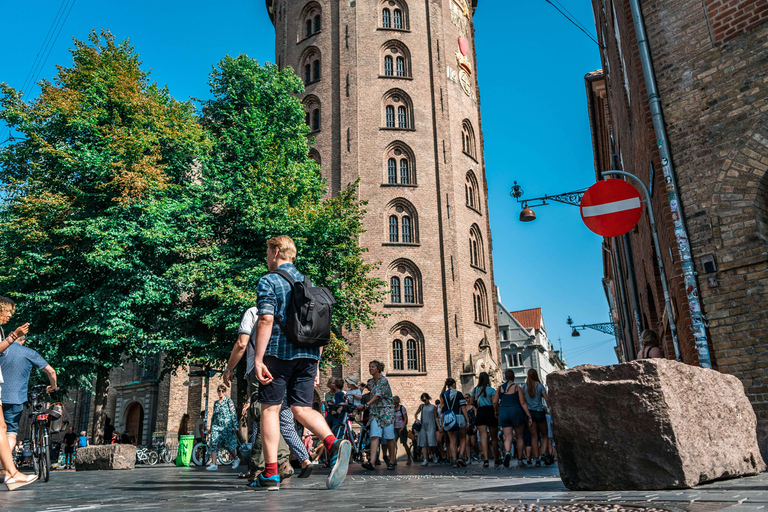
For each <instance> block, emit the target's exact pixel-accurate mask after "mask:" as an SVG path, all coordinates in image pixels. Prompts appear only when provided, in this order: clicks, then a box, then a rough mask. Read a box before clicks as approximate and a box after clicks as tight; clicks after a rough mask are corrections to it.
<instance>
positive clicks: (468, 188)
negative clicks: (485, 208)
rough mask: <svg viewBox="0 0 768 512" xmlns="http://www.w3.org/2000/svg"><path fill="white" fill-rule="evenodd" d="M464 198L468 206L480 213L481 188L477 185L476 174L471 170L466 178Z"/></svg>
mask: <svg viewBox="0 0 768 512" xmlns="http://www.w3.org/2000/svg"><path fill="white" fill-rule="evenodd" d="M464 196H465V199H466V202H467V206H468V207H469V208H471V209H473V210H475V211H476V212H477V213H480V187H479V186H478V184H477V178H476V177H475V173H474V172H472V171H471V170H470V171H469V172H467V175H466V176H465V177H464Z"/></svg>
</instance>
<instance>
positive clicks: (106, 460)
mask: <svg viewBox="0 0 768 512" xmlns="http://www.w3.org/2000/svg"><path fill="white" fill-rule="evenodd" d="M135 464H136V447H135V446H133V445H131V444H104V445H94V446H85V447H83V448H78V449H77V454H76V455H75V469H76V470H77V471H89V470H94V469H133V466H134V465H135Z"/></svg>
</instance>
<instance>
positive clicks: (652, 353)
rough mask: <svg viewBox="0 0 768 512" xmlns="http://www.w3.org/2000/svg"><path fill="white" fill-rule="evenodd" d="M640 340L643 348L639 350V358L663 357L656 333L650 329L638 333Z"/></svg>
mask: <svg viewBox="0 0 768 512" xmlns="http://www.w3.org/2000/svg"><path fill="white" fill-rule="evenodd" d="M640 342H641V343H642V344H643V349H642V350H641V351H640V359H653V358H663V357H664V351H663V350H661V341H660V340H659V336H658V334H656V332H655V331H652V330H650V329H646V330H644V331H643V332H642V333H640Z"/></svg>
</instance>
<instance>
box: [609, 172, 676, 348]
mask: <svg viewBox="0 0 768 512" xmlns="http://www.w3.org/2000/svg"><path fill="white" fill-rule="evenodd" d="M611 174H618V175H619V176H626V177H627V178H629V179H631V180H632V181H634V182H635V183H636V184H638V185H639V186H640V188H641V189H642V191H643V197H645V208H646V210H647V211H648V219H649V220H650V221H651V235H653V245H654V246H655V249H656V260H657V261H658V262H659V277H661V288H662V290H663V291H664V304H665V306H666V307H665V309H666V310H667V319H668V320H669V331H670V332H671V333H672V345H673V346H674V347H675V359H677V360H678V361H682V359H681V357H680V343H679V342H678V340H677V325H675V321H674V319H673V318H672V302H671V300H670V298H669V287H668V284H667V273H666V271H665V270H664V260H662V259H661V247H660V246H659V234H658V232H657V231H656V219H655V217H654V215H653V208H652V207H651V195H650V194H649V193H648V187H646V186H645V183H643V180H641V179H640V178H638V177H637V176H635V175H634V174H630V173H628V172H625V171H605V172H601V173H600V175H601V176H610V175H611Z"/></svg>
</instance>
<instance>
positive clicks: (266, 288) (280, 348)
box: [256, 263, 320, 360]
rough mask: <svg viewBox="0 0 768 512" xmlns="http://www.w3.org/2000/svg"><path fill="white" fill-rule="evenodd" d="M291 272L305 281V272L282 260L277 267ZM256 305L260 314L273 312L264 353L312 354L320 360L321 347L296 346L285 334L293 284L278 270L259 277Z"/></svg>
mask: <svg viewBox="0 0 768 512" xmlns="http://www.w3.org/2000/svg"><path fill="white" fill-rule="evenodd" d="M278 268H279V269H281V270H285V271H286V272H288V273H289V274H290V275H291V277H293V279H294V280H295V281H303V280H304V276H303V275H302V274H301V273H300V272H299V271H298V270H296V267H294V266H293V265H292V264H291V263H283V264H282V265H280V267H278ZM257 295H258V296H257V299H256V305H257V306H258V308H259V309H258V314H259V315H273V316H274V317H275V322H273V323H272V335H271V336H270V338H269V344H268V345H267V350H266V352H265V353H264V355H265V356H272V357H276V358H278V359H300V358H309V359H315V360H320V349H319V348H306V347H297V346H296V345H294V344H293V343H291V342H290V341H288V338H286V337H285V334H284V333H283V330H282V329H281V328H280V325H283V324H284V323H285V320H286V318H287V310H288V301H289V300H291V285H290V284H289V283H288V281H286V280H285V279H283V278H282V277H281V276H279V275H277V274H267V275H265V276H264V277H262V278H261V279H259V286H258V288H257Z"/></svg>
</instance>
